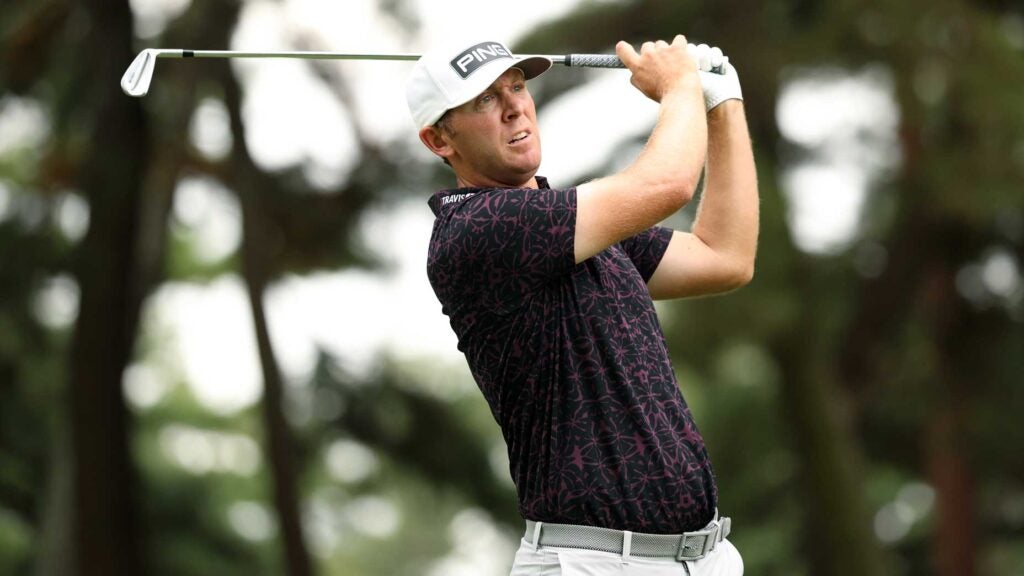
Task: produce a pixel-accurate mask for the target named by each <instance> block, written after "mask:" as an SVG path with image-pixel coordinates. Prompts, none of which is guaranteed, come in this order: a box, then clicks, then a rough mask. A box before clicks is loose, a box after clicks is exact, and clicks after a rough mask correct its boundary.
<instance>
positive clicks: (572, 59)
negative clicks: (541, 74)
mask: <svg viewBox="0 0 1024 576" xmlns="http://www.w3.org/2000/svg"><path fill="white" fill-rule="evenodd" d="M725 62H729V59H728V58H726V59H725ZM565 65H566V66H575V67H578V68H625V67H626V65H625V64H623V63H622V60H619V57H618V56H616V55H614V54H569V55H567V56H566V57H565ZM710 71H711V72H712V73H713V74H725V64H723V65H721V66H716V67H714V68H712V69H711V70H710Z"/></svg>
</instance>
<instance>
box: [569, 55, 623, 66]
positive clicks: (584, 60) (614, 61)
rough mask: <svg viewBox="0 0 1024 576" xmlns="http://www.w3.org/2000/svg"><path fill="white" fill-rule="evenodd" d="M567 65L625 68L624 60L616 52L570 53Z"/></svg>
mask: <svg viewBox="0 0 1024 576" xmlns="http://www.w3.org/2000/svg"><path fill="white" fill-rule="evenodd" d="M565 62H566V66H578V67H581V68H625V67H626V66H625V64H623V63H622V60H619V57H618V56H615V55H614V54H569V56H568V57H567V58H566V60H565Z"/></svg>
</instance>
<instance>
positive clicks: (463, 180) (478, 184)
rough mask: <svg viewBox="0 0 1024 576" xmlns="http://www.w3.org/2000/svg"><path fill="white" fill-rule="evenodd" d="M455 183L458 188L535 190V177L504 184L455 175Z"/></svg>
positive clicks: (497, 181) (484, 178) (494, 180)
mask: <svg viewBox="0 0 1024 576" xmlns="http://www.w3.org/2000/svg"><path fill="white" fill-rule="evenodd" d="M455 182H456V184H457V185H458V187H459V188H537V187H538V186H537V177H536V176H534V175H531V176H530V177H529V178H528V179H527V180H524V181H521V182H520V181H509V182H504V181H500V180H496V179H494V178H486V177H479V176H477V177H472V176H466V175H462V174H459V173H456V174H455Z"/></svg>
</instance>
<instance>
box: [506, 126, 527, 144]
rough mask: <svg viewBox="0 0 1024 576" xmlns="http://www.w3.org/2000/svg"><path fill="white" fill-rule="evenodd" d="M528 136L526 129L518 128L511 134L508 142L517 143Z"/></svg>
mask: <svg viewBox="0 0 1024 576" xmlns="http://www.w3.org/2000/svg"><path fill="white" fill-rule="evenodd" d="M529 137H530V133H529V132H527V131H526V130H520V131H519V132H516V133H515V134H513V135H512V139H511V140H509V141H508V143H509V144H510V145H513V144H518V143H520V142H522V141H523V140H526V139H527V138H529Z"/></svg>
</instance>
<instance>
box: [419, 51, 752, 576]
mask: <svg viewBox="0 0 1024 576" xmlns="http://www.w3.org/2000/svg"><path fill="white" fill-rule="evenodd" d="M616 52H617V54H618V57H619V58H620V59H621V60H622V62H623V63H624V64H625V65H626V67H627V68H628V69H629V71H630V72H631V73H632V77H631V82H632V83H633V85H634V86H635V87H636V88H637V89H638V90H640V91H641V92H642V93H643V94H645V95H646V96H647V97H649V98H651V99H652V100H654V101H656V102H659V103H660V108H659V110H660V111H659V116H658V120H657V123H656V125H655V127H654V128H653V130H652V132H651V135H650V139H649V141H648V142H647V145H646V147H645V148H644V150H643V151H642V152H641V153H640V154H639V156H638V157H637V158H636V160H635V161H634V162H633V163H632V164H631V165H629V166H628V167H627V168H625V169H624V170H622V171H620V172H618V173H616V174H612V175H610V176H607V177H604V178H600V179H597V180H593V181H590V182H586V183H583V184H580V185H578V186H575V187H570V188H560V189H555V188H550V187H549V186H548V183H547V180H546V179H545V178H543V177H541V176H537V175H536V173H537V169H538V166H539V165H540V160H541V144H540V133H539V131H538V128H537V118H536V111H535V109H534V103H533V99H532V98H531V96H530V93H529V91H528V90H527V87H526V81H527V80H529V79H530V78H533V77H536V76H537V75H539V74H542V73H543V72H544V71H545V70H547V68H548V67H549V66H550V65H551V63H550V62H549V61H548V60H546V59H544V58H538V57H528V58H517V57H516V56H514V55H513V54H512V53H511V52H509V50H508V49H507V48H506V47H505V46H504V45H502V44H501V43H498V42H475V43H466V44H463V45H461V46H457V47H455V48H453V49H450V50H438V51H434V52H431V53H429V54H427V55H425V56H424V57H423V58H421V59H420V60H419V62H418V63H417V64H416V66H415V67H414V69H413V71H412V74H411V75H410V77H409V80H408V84H407V98H408V103H409V108H410V110H411V112H412V116H413V118H414V120H415V122H416V124H417V127H418V129H419V136H420V140H421V141H422V142H423V144H424V145H426V146H427V148H429V149H430V150H431V151H432V152H433V153H434V154H436V155H437V156H439V157H440V158H441V159H443V160H444V161H445V162H446V163H448V164H449V165H450V166H451V168H452V170H453V171H454V173H455V180H456V182H457V187H455V188H453V189H449V190H442V191H440V192H437V193H436V194H434V195H433V196H432V197H431V198H430V200H429V205H430V208H431V209H432V210H433V212H434V214H435V216H436V220H435V223H434V228H433V235H432V238H431V241H430V246H429V253H428V262H427V273H428V276H429V278H430V282H431V285H432V286H433V289H434V292H435V293H436V295H437V298H438V299H439V300H440V302H441V304H442V311H443V312H444V314H446V315H447V316H448V317H449V319H450V322H451V326H452V329H453V330H454V331H455V333H456V335H457V336H458V341H459V349H460V350H461V351H462V352H463V353H464V354H465V356H466V359H467V361H468V363H469V367H470V370H471V371H472V373H473V376H474V378H475V379H476V382H477V384H478V385H479V387H480V389H481V391H482V392H483V394H484V396H485V398H486V399H487V402H488V403H489V404H490V408H491V411H492V413H493V415H494V418H495V420H497V422H498V424H499V425H500V427H501V430H502V433H503V435H504V437H505V441H506V443H507V445H508V455H509V460H510V466H511V472H512V478H513V480H514V482H515V485H516V490H517V493H518V498H519V511H520V513H521V514H522V516H523V518H524V519H525V520H526V531H525V534H524V537H523V540H522V543H521V545H520V548H519V550H518V552H517V553H516V557H515V561H514V564H513V567H512V576H525V575H539V574H545V575H547V574H564V575H567V576H568V575H582V574H588V575H604V574H608V575H612V574H615V575H622V574H627V575H637V576H639V575H669V574H672V575H683V574H689V575H691V576H698V575H723V576H724V575H739V574H742V572H743V562H742V560H741V558H740V555H739V553H738V552H737V551H736V549H735V547H733V545H732V544H731V543H729V541H728V540H727V539H726V538H725V537H726V536H727V535H728V533H729V530H730V526H731V522H730V520H729V519H728V518H725V517H721V516H719V514H718V510H717V506H718V491H717V487H716V484H715V476H714V473H713V471H712V467H711V462H710V459H709V456H708V452H707V449H706V448H705V446H704V441H703V439H702V437H701V435H700V433H699V431H698V430H697V427H696V425H695V424H694V420H693V417H692V416H691V414H690V411H689V409H688V407H687V405H686V402H685V401H684V399H683V396H682V393H681V391H680V389H679V387H678V384H677V382H676V378H675V374H674V372H673V369H672V364H671V362H670V360H669V354H668V350H667V349H666V342H665V339H664V336H663V334H662V331H661V328H660V326H659V324H658V319H657V317H656V314H655V309H654V305H653V301H652V300H653V299H663V298H681V297H687V296H698V295H706V294H713V293H719V292H725V291H729V290H732V289H735V288H737V287H739V286H742V285H744V284H746V283H747V282H749V281H750V279H751V278H752V275H753V270H754V257H755V252H756V245H757V230H758V193H757V182H756V176H755V168H754V160H753V153H752V150H751V144H750V139H749V135H748V130H747V124H746V119H745V116H744V110H743V104H742V96H741V92H740V84H739V79H738V76H737V74H736V71H735V69H734V68H733V67H732V66H731V65H730V64H728V62H727V59H725V58H724V57H723V55H722V53H721V51H720V50H718V49H717V48H709V47H707V46H705V45H701V46H700V47H695V46H692V45H689V46H688V45H687V42H686V39H685V38H684V37H683V36H676V38H675V39H674V40H673V41H672V42H671V43H667V42H664V41H658V42H645V43H644V44H643V45H642V47H641V48H640V51H639V52H637V51H636V50H635V49H634V48H633V47H632V46H631V45H629V44H627V43H625V42H620V43H619V44H618V46H617V47H616ZM716 66H717V67H722V68H723V69H724V72H725V73H724V74H710V73H708V71H710V70H711V69H712V68H713V67H716ZM609 113H614V112H613V111H612V112H609ZM587 121H589V122H600V121H601V119H600V118H593V119H588V120H587ZM578 144H579V146H580V153H581V154H585V153H586V142H580V143H578ZM702 170H705V171H706V172H705V186H704V190H703V193H702V197H701V203H700V207H699V210H698V216H697V219H696V221H695V222H694V224H693V227H692V230H691V231H690V232H684V231H674V230H671V229H669V228H665V227H661V226H658V223H659V222H661V221H662V220H664V219H665V218H667V217H668V216H670V215H671V214H673V213H674V212H676V211H677V210H679V209H680V208H682V207H683V206H684V205H685V204H686V203H687V202H688V201H689V200H690V199H691V198H692V197H693V195H694V192H695V189H696V187H697V184H698V181H699V179H700V175H701V171H702Z"/></svg>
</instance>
